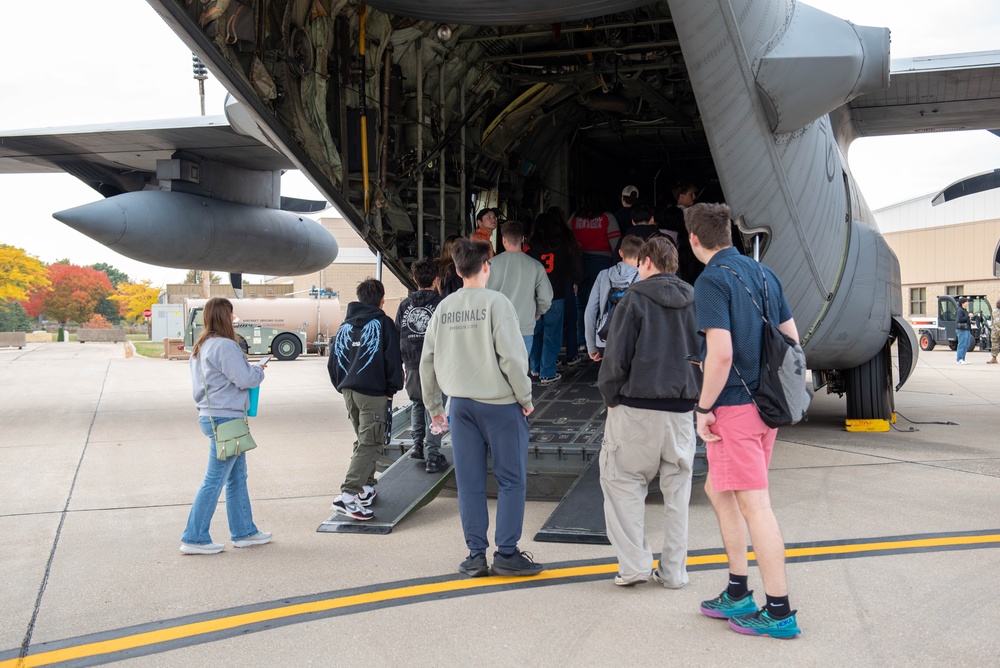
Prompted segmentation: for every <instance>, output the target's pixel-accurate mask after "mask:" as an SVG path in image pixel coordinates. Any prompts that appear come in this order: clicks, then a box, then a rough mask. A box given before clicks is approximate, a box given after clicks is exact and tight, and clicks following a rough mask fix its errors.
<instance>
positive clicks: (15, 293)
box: [0, 244, 49, 302]
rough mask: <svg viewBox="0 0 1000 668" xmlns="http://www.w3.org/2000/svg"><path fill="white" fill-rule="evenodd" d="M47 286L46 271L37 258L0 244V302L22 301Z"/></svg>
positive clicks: (18, 249)
mask: <svg viewBox="0 0 1000 668" xmlns="http://www.w3.org/2000/svg"><path fill="white" fill-rule="evenodd" d="M48 284H49V278H48V270H47V269H46V268H45V265H44V264H42V262H41V260H39V259H38V258H37V257H33V256H31V255H28V254H27V253H25V252H24V251H23V250H21V249H20V248H15V247H14V246H8V245H6V244H0V301H3V302H6V301H7V300H9V299H16V300H17V301H23V300H25V299H27V298H28V297H29V296H30V295H31V293H32V292H34V291H35V290H38V289H39V288H44V287H45V286H47V285H48Z"/></svg>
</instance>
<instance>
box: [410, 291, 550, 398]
mask: <svg viewBox="0 0 1000 668" xmlns="http://www.w3.org/2000/svg"><path fill="white" fill-rule="evenodd" d="M420 383H421V386H422V387H421V389H422V391H423V397H424V405H425V406H426V407H427V410H428V411H430V414H431V415H440V414H441V413H443V412H444V406H443V405H442V403H441V393H442V392H444V393H445V394H446V395H448V396H449V397H461V398H465V399H473V400H475V401H480V402H482V403H485V404H498V405H503V404H512V403H514V402H517V403H518V404H520V405H521V407H522V408H526V409H527V408H531V405H532V404H531V381H530V379H529V378H528V352H527V350H526V349H525V347H524V339H522V338H521V331H520V326H519V324H518V319H517V313H515V311H514V306H513V304H511V303H510V300H509V299H507V298H506V297H505V296H504V295H503V294H501V293H499V292H495V291H493V290H487V289H485V288H462V289H461V290H459V291H458V292H455V293H454V294H451V295H448V296H447V297H445V299H444V300H443V301H442V302H441V303H440V304H439V305H438V307H437V310H436V311H434V317H433V319H432V320H431V323H430V325H428V327H427V333H426V334H425V335H424V350H423V353H422V354H421V356H420Z"/></svg>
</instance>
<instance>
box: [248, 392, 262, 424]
mask: <svg viewBox="0 0 1000 668" xmlns="http://www.w3.org/2000/svg"><path fill="white" fill-rule="evenodd" d="M249 392H250V407H249V408H248V409H247V415H249V416H250V417H257V400H258V399H260V385H258V386H257V387H251V388H250V390H249Z"/></svg>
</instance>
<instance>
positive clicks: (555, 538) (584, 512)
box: [535, 457, 611, 545]
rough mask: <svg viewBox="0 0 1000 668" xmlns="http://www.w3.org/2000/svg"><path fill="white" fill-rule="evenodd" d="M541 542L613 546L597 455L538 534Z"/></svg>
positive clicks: (537, 536) (536, 537)
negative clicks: (605, 514) (605, 520)
mask: <svg viewBox="0 0 1000 668" xmlns="http://www.w3.org/2000/svg"><path fill="white" fill-rule="evenodd" d="M535 540H537V541H539V542H541V543H586V544H588V545H610V544H611V541H609V540H608V535H607V530H606V527H605V524H604V494H603V493H602V492H601V471H600V466H599V465H598V462H597V457H594V458H593V459H591V460H590V464H588V465H587V468H585V469H584V470H583V473H581V474H580V477H579V478H577V479H576V482H575V483H573V486H572V487H570V489H569V492H567V493H566V496H565V497H564V498H563V500H562V501H561V502H560V503H559V505H558V506H556V509H555V510H554V511H553V512H552V514H551V515H550V516H549V519H548V520H546V522H545V524H544V526H542V528H541V529H540V530H539V531H538V533H536V534H535Z"/></svg>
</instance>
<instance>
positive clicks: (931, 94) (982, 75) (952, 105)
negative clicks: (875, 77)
mask: <svg viewBox="0 0 1000 668" xmlns="http://www.w3.org/2000/svg"><path fill="white" fill-rule="evenodd" d="M837 111H838V112H839V113H840V114H842V115H845V116H846V117H847V119H846V120H847V121H848V126H849V129H850V133H849V134H850V139H855V138H857V137H879V136H884V135H900V134H911V133H919V132H947V131H953V130H998V129H1000V51H982V52H978V53H963V54H953V55H948V56H928V57H921V58H905V59H899V60H893V61H892V68H891V70H890V78H889V87H888V88H887V89H885V90H881V91H877V92H874V93H868V94H866V95H861V96H859V97H856V98H854V99H853V100H851V101H850V102H849V103H848V104H846V105H844V106H843V107H841V108H840V109H838V110H837ZM842 120H845V119H842Z"/></svg>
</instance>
